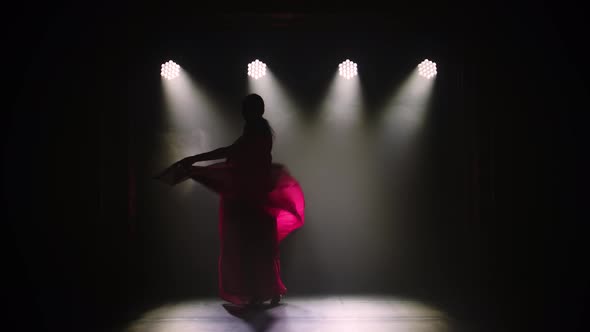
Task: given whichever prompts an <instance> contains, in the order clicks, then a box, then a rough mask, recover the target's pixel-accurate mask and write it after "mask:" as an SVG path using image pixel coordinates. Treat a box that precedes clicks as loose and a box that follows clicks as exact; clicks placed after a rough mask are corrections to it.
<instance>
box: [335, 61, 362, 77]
mask: <svg viewBox="0 0 590 332" xmlns="http://www.w3.org/2000/svg"><path fill="white" fill-rule="evenodd" d="M338 71H339V73H340V76H342V77H344V78H346V79H347V80H349V79H351V78H353V77H355V76H356V75H357V73H358V72H357V70H356V63H354V62H352V61H350V60H348V59H346V61H344V62H343V63H341V64H340V65H338Z"/></svg>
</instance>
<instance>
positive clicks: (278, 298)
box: [270, 295, 281, 305]
mask: <svg viewBox="0 0 590 332" xmlns="http://www.w3.org/2000/svg"><path fill="white" fill-rule="evenodd" d="M279 302H281V296H280V295H276V296H273V298H272V299H271V300H270V304H271V305H277V304H279Z"/></svg>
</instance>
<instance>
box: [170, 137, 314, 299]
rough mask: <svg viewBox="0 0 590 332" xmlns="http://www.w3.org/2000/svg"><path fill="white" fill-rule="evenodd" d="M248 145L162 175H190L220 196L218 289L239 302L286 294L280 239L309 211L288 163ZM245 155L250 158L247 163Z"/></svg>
mask: <svg viewBox="0 0 590 332" xmlns="http://www.w3.org/2000/svg"><path fill="white" fill-rule="evenodd" d="M243 137H244V136H243ZM238 141H239V140H238ZM244 145H245V143H243V140H242V143H241V146H242V149H239V150H238V152H237V153H236V154H235V155H233V156H232V157H231V158H228V160H227V161H226V162H220V163H216V164H212V165H209V166H204V167H203V166H191V167H190V169H185V168H182V167H179V166H175V165H173V166H172V167H171V168H169V169H167V170H166V171H165V172H164V173H163V176H161V177H160V179H162V180H164V181H166V182H167V183H169V184H171V185H174V184H177V183H179V182H182V181H184V180H187V179H189V178H191V179H193V180H194V181H197V182H199V183H201V184H203V185H205V186H206V187H207V188H209V189H211V190H213V191H214V192H216V193H218V194H219V195H220V198H221V202H220V209H219V234H220V240H221V241H220V244H221V248H220V256H219V263H218V274H219V294H220V296H221V298H223V299H224V300H226V301H229V302H232V303H236V304H244V303H248V302H251V301H265V300H268V299H271V298H273V297H276V296H278V295H284V294H285V293H286V291H287V289H286V287H285V285H284V284H283V282H282V280H281V276H280V258H279V244H280V243H281V241H282V240H283V239H284V238H285V237H287V236H288V235H289V234H290V233H291V232H293V231H294V230H296V229H298V228H300V227H301V226H303V223H304V210H305V200H304V195H303V191H302V190H301V187H300V185H299V183H298V182H297V180H296V179H295V178H293V177H292V176H291V175H290V174H289V172H288V171H287V169H286V167H285V166H284V165H281V164H277V163H269V161H270V160H269V159H268V158H256V157H255V156H256V154H255V153H252V149H248V148H247V147H244ZM240 154H242V156H240ZM246 156H248V157H249V158H250V161H248V162H243V161H244V160H248V159H246ZM261 159H266V160H265V161H262V162H260V160H261Z"/></svg>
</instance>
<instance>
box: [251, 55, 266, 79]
mask: <svg viewBox="0 0 590 332" xmlns="http://www.w3.org/2000/svg"><path fill="white" fill-rule="evenodd" d="M248 75H249V76H252V77H254V79H255V80H257V79H259V78H261V77H262V76H264V75H266V64H265V63H264V62H262V61H260V60H258V59H256V60H254V61H253V62H250V63H249V64H248Z"/></svg>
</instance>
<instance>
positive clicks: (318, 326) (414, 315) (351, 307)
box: [126, 296, 452, 332]
mask: <svg viewBox="0 0 590 332" xmlns="http://www.w3.org/2000/svg"><path fill="white" fill-rule="evenodd" d="M451 330H452V329H451V327H450V323H449V319H448V318H447V317H446V315H445V314H444V313H442V312H441V311H438V310H436V309H434V308H432V307H429V306H427V305H424V304H422V303H420V302H416V301H412V300H406V299H399V298H395V297H384V296H327V297H319V296H318V297H286V298H285V299H283V301H282V302H281V304H280V305H278V306H274V307H271V306H270V305H266V306H263V307H261V308H259V309H249V310H244V309H241V308H239V307H235V306H231V305H227V304H225V305H224V304H223V302H222V301H220V300H218V299H203V300H195V301H192V302H184V303H177V304H170V305H166V306H163V307H160V308H158V309H155V310H152V311H150V312H148V313H146V314H145V315H143V317H141V318H140V319H139V320H137V321H135V322H133V323H132V324H131V325H130V326H129V328H128V329H127V330H126V331H129V332H140V331H141V332H144V331H146V332H160V331H169V332H184V331H269V332H274V331H374V332H380V331H393V332H395V331H410V332H411V331H420V332H443V331H451Z"/></svg>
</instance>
